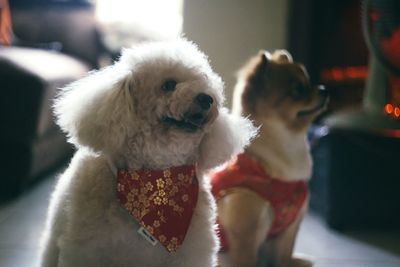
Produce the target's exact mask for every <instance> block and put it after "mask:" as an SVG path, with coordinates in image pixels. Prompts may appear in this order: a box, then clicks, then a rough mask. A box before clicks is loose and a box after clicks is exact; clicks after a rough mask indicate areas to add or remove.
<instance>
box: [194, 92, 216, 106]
mask: <svg viewBox="0 0 400 267" xmlns="http://www.w3.org/2000/svg"><path fill="white" fill-rule="evenodd" d="M195 102H196V103H197V104H198V105H199V106H200V107H201V108H202V109H203V110H209V109H210V107H211V105H212V103H213V102H214V99H213V98H212V97H211V96H209V95H207V94H204V93H200V94H198V95H197V96H196V98H195Z"/></svg>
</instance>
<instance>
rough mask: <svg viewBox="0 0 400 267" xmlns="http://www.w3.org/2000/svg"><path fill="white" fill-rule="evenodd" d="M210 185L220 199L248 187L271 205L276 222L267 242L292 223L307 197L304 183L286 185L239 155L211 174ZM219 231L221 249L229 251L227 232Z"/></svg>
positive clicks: (247, 157) (255, 162)
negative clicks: (232, 189) (231, 191)
mask: <svg viewBox="0 0 400 267" xmlns="http://www.w3.org/2000/svg"><path fill="white" fill-rule="evenodd" d="M211 184H212V192H213V194H214V196H215V197H216V198H217V199H219V198H222V197H224V196H225V195H226V194H229V189H230V188H233V187H245V188H248V189H250V190H252V191H254V192H256V193H257V194H259V195H260V196H261V197H262V198H264V199H265V200H266V201H268V202H269V203H270V204H271V206H272V209H273V212H274V222H273V224H272V227H271V229H270V231H269V232H268V234H267V238H271V237H273V236H276V235H278V234H279V233H281V232H282V231H283V230H285V229H286V228H287V227H288V226H289V225H290V224H291V223H293V221H294V220H295V219H296V218H297V215H298V213H299V211H300V209H301V208H302V207H303V204H304V201H305V200H306V199H307V196H308V187H307V183H306V182H305V181H295V182H284V181H281V180H278V179H275V178H272V177H270V176H268V175H267V174H266V173H265V170H264V168H263V167H262V166H261V165H260V164H259V163H258V162H257V161H256V160H254V159H252V158H250V157H249V156H247V155H246V154H240V155H239V156H238V157H237V159H236V160H235V161H234V162H232V163H231V164H229V165H228V166H227V167H226V168H225V169H223V170H222V171H219V172H216V173H214V174H212V175H211ZM219 227H220V232H219V234H220V239H221V246H222V249H227V248H228V246H227V245H228V244H227V240H226V237H225V235H224V231H223V229H222V227H221V225H219Z"/></svg>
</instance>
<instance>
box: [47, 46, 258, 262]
mask: <svg viewBox="0 0 400 267" xmlns="http://www.w3.org/2000/svg"><path fill="white" fill-rule="evenodd" d="M168 79H174V80H176V81H177V85H176V88H175V90H174V91H173V92H168V93H166V92H163V91H162V90H161V89H160V88H161V85H162V84H163V82H165V80H168ZM200 93H204V94H207V95H210V96H211V97H212V98H213V100H214V101H213V103H212V106H211V108H210V111H209V114H208V121H207V123H205V124H204V125H202V127H199V128H198V129H196V131H185V130H184V129H180V128H178V127H175V126H173V125H172V126H171V125H168V124H166V123H165V121H163V118H164V117H165V116H167V117H170V118H173V119H176V120H181V119H182V118H183V116H184V114H185V112H187V111H188V110H190V109H191V108H192V107H193V105H194V104H193V102H194V101H193V99H194V98H195V97H196V96H197V95H198V94H200ZM222 106H223V83H222V81H221V79H220V77H219V76H218V75H217V74H216V73H214V72H213V71H212V69H211V67H210V65H209V63H208V60H207V57H206V56H205V55H204V54H203V53H202V52H200V51H199V50H198V48H197V47H196V46H195V45H194V44H193V43H191V42H189V41H186V40H182V39H179V40H175V41H169V42H154V43H147V44H142V45H138V46H135V47H132V48H130V49H125V50H124V51H123V54H122V57H121V59H120V60H119V61H118V62H116V63H115V64H114V65H113V66H110V67H108V68H105V69H103V70H101V71H98V72H94V73H90V74H89V75H88V76H87V77H86V78H83V79H82V80H79V81H77V82H75V83H72V84H71V85H69V86H68V87H66V88H64V89H63V90H62V91H61V93H60V95H59V97H58V98H57V100H56V103H55V115H56V117H57V122H58V124H59V125H60V127H61V128H62V129H63V130H64V131H65V132H66V133H67V135H68V138H69V141H70V142H71V143H73V144H74V145H75V146H76V147H77V149H78V150H77V153H76V154H75V156H74V158H73V159H72V161H71V163H70V165H69V167H68V169H67V170H66V171H65V172H64V174H62V175H61V176H60V178H59V181H58V184H57V186H56V189H55V191H54V193H53V195H52V199H51V203H50V207H49V213H48V220H47V227H46V230H45V233H44V236H43V242H42V243H43V251H42V256H41V259H42V263H41V266H52V267H54V266H59V267H60V266H63V267H65V266H73V267H78V266H96V267H98V266H143V267H144V266H146V267H152V266H191V267H196V266H198V267H207V266H215V265H216V253H217V250H218V240H217V238H216V236H215V229H214V221H215V204H214V200H213V198H212V196H211V194H210V189H209V184H208V181H207V180H206V179H204V177H203V174H204V173H205V172H206V171H207V170H208V169H210V168H213V167H216V166H218V165H220V164H222V163H223V162H225V161H227V160H229V159H230V158H231V157H233V156H234V155H235V154H236V153H238V152H240V151H241V150H242V149H243V147H244V146H245V145H247V144H248V143H249V142H250V139H251V138H252V137H253V136H254V135H255V132H256V131H255V129H254V127H253V126H252V124H251V123H250V122H249V121H248V120H247V119H245V118H242V117H239V116H234V115H232V114H229V113H228V112H227V111H226V110H225V109H224V108H223V107H222ZM109 161H111V162H112V165H114V166H116V167H118V168H134V169H140V168H147V169H163V168H167V167H171V166H178V165H184V164H193V163H196V164H197V177H198V180H199V184H200V192H199V199H198V202H197V203H198V204H197V206H196V208H195V213H194V215H193V218H192V222H191V225H190V227H189V230H188V233H187V236H186V238H185V241H184V243H183V244H182V246H181V247H180V249H179V250H178V251H177V252H176V253H171V254H170V253H168V252H167V251H166V250H165V249H164V248H163V247H162V246H161V245H159V244H157V245H156V246H152V245H151V244H150V243H148V242H147V241H145V240H144V239H143V238H142V237H141V236H139V235H138V234H137V229H138V224H137V223H136V222H135V221H134V220H133V219H132V217H130V215H129V214H127V213H126V211H125V210H124V209H123V208H122V207H121V206H120V204H119V203H118V200H117V198H116V194H115V190H116V178H115V176H114V174H113V172H112V170H111V167H110V165H109V164H108V162H109Z"/></svg>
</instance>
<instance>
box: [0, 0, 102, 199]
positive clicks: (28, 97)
mask: <svg viewBox="0 0 400 267" xmlns="http://www.w3.org/2000/svg"><path fill="white" fill-rule="evenodd" d="M67 2H68V1H58V2H57V1H56V2H55V3H50V2H49V3H48V4H47V5H44V4H43V1H14V2H13V1H11V2H10V7H11V16H12V25H13V31H14V33H15V38H14V43H13V45H12V46H11V47H1V46H0V87H1V98H0V99H1V104H0V123H1V127H2V129H1V131H0V148H1V152H2V153H1V154H0V198H5V197H8V196H12V195H15V193H17V192H19V191H21V189H23V188H26V187H27V186H28V185H30V184H31V183H32V182H34V181H35V180H37V178H38V177H40V176H42V175H43V174H44V173H46V172H48V171H49V170H52V169H53V168H55V167H57V166H59V164H60V163H61V162H63V161H65V159H66V158H68V157H69V156H70V155H71V152H72V147H71V145H69V144H67V142H66V139H65V136H64V134H63V133H61V131H60V129H59V128H58V127H57V126H56V125H55V123H54V119H53V115H52V109H51V107H52V103H53V99H54V97H55V96H56V93H57V88H59V87H62V86H64V85H66V84H67V83H69V82H71V81H74V80H76V79H78V78H80V77H82V76H83V75H85V73H86V72H87V71H89V70H91V69H93V68H96V67H97V62H98V57H99V55H100V54H101V53H102V51H103V50H102V46H101V43H100V42H99V38H98V33H97V30H96V24H95V21H94V12H93V7H92V6H91V5H90V4H87V3H85V2H82V3H81V2H79V1H72V2H73V4H71V3H70V4H66V3H67ZM35 3H36V5H35ZM38 3H40V4H38Z"/></svg>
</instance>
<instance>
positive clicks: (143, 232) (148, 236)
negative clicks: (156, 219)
mask: <svg viewBox="0 0 400 267" xmlns="http://www.w3.org/2000/svg"><path fill="white" fill-rule="evenodd" d="M138 233H139V234H140V235H141V236H143V237H144V239H146V240H147V241H149V242H150V244H152V245H153V246H155V245H156V244H157V239H155V238H154V236H152V235H151V234H150V233H149V232H147V230H146V229H144V228H143V227H140V228H139V230H138Z"/></svg>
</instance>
